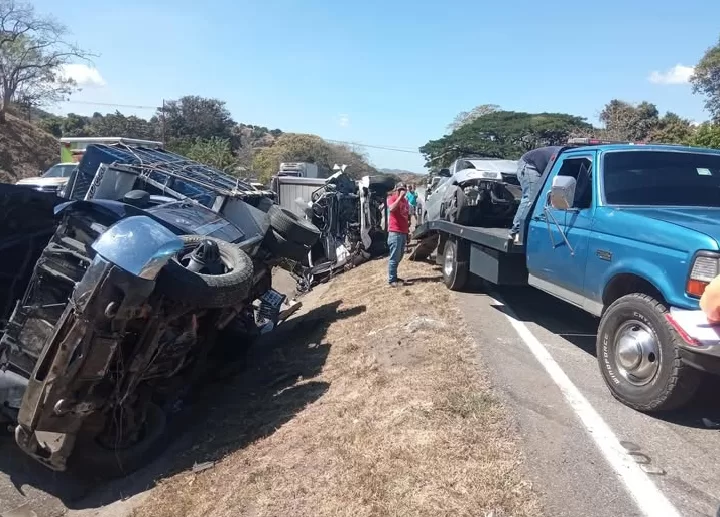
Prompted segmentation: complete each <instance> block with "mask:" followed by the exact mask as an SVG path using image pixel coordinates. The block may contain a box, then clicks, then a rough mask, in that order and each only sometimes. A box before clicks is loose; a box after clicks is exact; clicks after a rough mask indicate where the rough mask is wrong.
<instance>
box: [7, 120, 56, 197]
mask: <svg viewBox="0 0 720 517" xmlns="http://www.w3.org/2000/svg"><path fill="white" fill-rule="evenodd" d="M59 161H60V142H58V140H57V139H55V138H54V137H53V136H52V135H51V134H49V133H46V132H45V131H43V130H41V129H40V128H38V127H37V126H35V125H34V124H30V123H29V122H26V121H24V120H21V119H19V118H16V117H14V116H12V115H9V114H8V116H7V123H6V124H3V125H0V182H6V183H15V182H16V181H17V180H19V179H22V178H27V177H31V176H40V174H42V173H43V172H45V170H46V169H47V168H48V167H49V166H50V165H53V164H55V163H57V162H59Z"/></svg>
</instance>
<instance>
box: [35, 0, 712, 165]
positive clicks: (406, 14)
mask: <svg viewBox="0 0 720 517" xmlns="http://www.w3.org/2000/svg"><path fill="white" fill-rule="evenodd" d="M33 3H34V5H35V6H36V8H37V9H38V11H40V12H44V13H52V14H54V15H55V16H56V17H57V18H59V19H60V20H61V21H62V22H63V23H65V24H66V25H67V26H68V27H70V29H71V30H72V33H73V39H74V40H76V41H77V42H78V43H79V44H80V45H81V46H83V47H85V48H87V49H89V50H92V51H93V52H95V53H97V54H99V55H100V57H98V58H96V59H94V66H95V67H96V68H97V70H96V71H92V72H93V73H91V74H88V73H87V70H82V69H80V70H78V69H76V70H75V73H76V74H77V75H78V80H80V82H83V83H84V87H83V90H82V91H81V92H79V93H76V94H74V95H73V97H72V101H74V102H71V103H68V104H64V105H62V106H61V107H60V108H59V110H60V111H63V112H68V111H73V112H76V113H84V114H91V113H93V112H94V111H100V112H103V113H104V112H107V111H114V108H112V107H108V106H102V105H89V104H85V103H90V102H93V103H108V104H124V105H135V106H157V105H160V104H161V102H162V99H173V98H178V97H180V96H183V95H188V94H197V95H203V96H208V97H217V98H219V99H222V100H225V101H226V102H227V106H228V108H229V109H230V111H231V112H232V114H233V117H234V118H235V120H237V121H239V122H245V123H251V124H258V125H263V126H267V127H269V128H275V127H278V128H280V129H282V130H284V131H294V132H306V133H314V134H318V135H320V136H322V137H324V138H328V139H334V140H343V141H352V142H361V143H366V144H372V145H381V146H391V147H396V148H407V149H411V150H413V149H417V147H418V146H420V145H423V144H424V143H425V142H427V141H428V140H429V139H433V138H438V137H440V136H442V135H443V134H444V133H445V128H446V126H447V124H448V123H449V122H450V121H451V120H452V119H453V117H454V116H455V115H456V114H457V113H458V112H460V111H463V110H469V109H471V108H472V107H473V106H475V105H478V104H498V105H500V106H501V107H502V108H504V109H507V110H517V111H531V112H539V111H558V112H566V113H572V114H576V115H581V116H585V117H587V118H588V119H589V120H591V121H593V122H595V121H596V120H597V114H598V113H599V111H600V109H602V106H603V105H604V104H605V103H606V102H607V101H609V100H610V99H612V98H620V99H623V100H626V101H630V102H639V101H642V100H647V101H650V102H654V103H656V104H657V106H658V108H659V109H660V110H661V112H664V111H667V110H671V111H674V112H676V113H678V114H680V115H682V116H684V117H688V118H690V119H693V120H698V121H700V120H704V119H705V118H706V114H705V113H704V111H703V101H702V98H701V97H699V96H696V95H693V94H692V93H691V90H690V87H689V86H688V85H687V84H686V83H683V81H684V79H686V77H687V74H688V70H687V69H685V68H677V69H675V70H674V74H671V75H670V76H668V75H665V74H666V73H667V72H668V71H672V69H673V67H676V65H681V66H682V67H691V66H693V65H694V64H695V63H696V62H697V61H698V60H699V58H700V57H701V56H702V54H703V52H704V51H705V49H706V48H707V47H709V46H711V45H713V44H714V43H715V42H717V40H718V37H719V36H720V26H719V25H718V23H717V20H718V19H720V2H718V1H717V0H686V1H685V2H682V3H681V4H680V3H677V2H674V1H670V0H653V1H651V0H622V1H621V0H604V1H602V2H577V0H574V1H567V0H553V1H552V2H538V1H537V0H505V1H502V2H480V1H471V0H458V1H454V2H453V1H450V2H447V3H446V4H445V5H443V4H441V3H440V2H427V1H423V0H416V1H410V0H396V1H393V0H385V1H378V0H366V1H363V2H350V1H342V0H340V1H335V2H331V1H321V0H303V1H300V0H265V1H247V0H236V1H235V2H233V1H230V0H205V1H204V2H198V1H196V0H174V1H170V0H154V1H153V0H150V1H147V2H141V1H140V0H123V1H122V2H98V1H97V0H36V1H34V2H33ZM550 4H553V7H552V8H550V7H547V6H548V5H550ZM653 72H658V74H656V75H655V80H654V81H653V80H651V74H652V73H653ZM668 83H670V84H668ZM119 109H120V111H122V112H124V113H131V112H132V113H135V114H137V115H141V116H145V117H149V116H150V115H152V110H148V109H129V108H119ZM366 151H367V152H368V154H369V156H370V158H371V161H372V162H373V163H374V164H375V165H376V166H378V167H391V168H403V169H409V170H415V171H418V172H420V171H422V166H423V159H422V157H421V156H420V155H419V154H413V153H403V152H393V151H384V150H379V149H370V148H368V149H366Z"/></svg>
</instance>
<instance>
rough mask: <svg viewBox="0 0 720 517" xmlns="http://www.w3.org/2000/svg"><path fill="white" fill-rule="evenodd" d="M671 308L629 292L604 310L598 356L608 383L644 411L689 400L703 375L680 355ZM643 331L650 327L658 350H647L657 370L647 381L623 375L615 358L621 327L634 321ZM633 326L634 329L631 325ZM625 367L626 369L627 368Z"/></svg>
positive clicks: (624, 399)
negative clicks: (669, 310) (643, 382)
mask: <svg viewBox="0 0 720 517" xmlns="http://www.w3.org/2000/svg"><path fill="white" fill-rule="evenodd" d="M667 312H668V308H667V307H666V306H665V305H664V304H663V303H661V302H659V301H657V300H656V299H654V298H653V297H652V296H649V295H646V294H639V293H635V294H629V295H626V296H623V297H622V298H619V299H618V300H616V301H615V302H613V303H612V304H611V305H610V306H609V307H608V308H607V310H606V311H605V313H604V314H603V316H602V318H601V320H600V327H599V328H598V335H597V344H596V348H597V359H598V365H599V367H600V372H601V373H602V376H603V379H604V380H605V384H607V386H608V388H609V389H610V392H611V393H612V394H613V396H614V397H615V398H616V399H618V400H619V401H620V402H622V403H623V404H625V405H626V406H629V407H631V408H633V409H636V410H638V411H643V412H654V411H669V410H673V409H678V408H680V407H682V406H684V405H685V404H687V403H688V402H689V401H690V399H692V397H693V396H694V395H695V392H696V391H697V388H698V386H699V384H700V381H701V379H702V374H701V372H699V371H698V370H696V369H694V368H692V367H691V366H688V365H686V364H685V363H684V362H683V361H682V359H681V357H680V348H679V346H678V342H679V340H680V339H681V338H680V336H678V334H677V332H676V331H675V329H673V328H672V326H671V325H670V324H669V323H668V321H667V319H666V318H665V314H666V313H667ZM634 321H635V322H639V323H640V325H638V326H637V328H638V329H640V330H641V331H642V332H646V330H645V329H648V330H649V331H650V332H651V335H652V337H653V339H654V340H655V342H656V343H657V352H658V353H657V354H654V353H652V354H647V355H648V358H649V359H648V363H655V362H656V364H657V366H656V368H657V369H656V371H655V373H654V374H653V375H652V378H651V379H648V380H647V381H646V384H644V385H638V384H637V381H636V383H635V384H633V382H631V381H630V380H628V378H627V377H626V376H625V375H623V373H622V372H623V369H621V367H620V366H619V365H618V363H617V358H616V348H617V340H616V336H617V334H618V331H620V330H622V328H623V326H624V325H629V327H628V328H631V327H632V322H634ZM631 330H633V329H631ZM625 371H626V370H625Z"/></svg>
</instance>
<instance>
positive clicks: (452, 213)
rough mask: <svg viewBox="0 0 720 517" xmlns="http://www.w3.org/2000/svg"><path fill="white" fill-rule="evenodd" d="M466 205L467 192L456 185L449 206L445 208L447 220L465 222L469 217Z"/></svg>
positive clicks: (458, 222)
mask: <svg viewBox="0 0 720 517" xmlns="http://www.w3.org/2000/svg"><path fill="white" fill-rule="evenodd" d="M466 205H467V201H466V199H465V193H464V192H463V191H462V189H461V188H460V187H455V191H454V192H453V194H452V196H451V197H450V201H449V204H448V207H447V208H446V209H445V214H446V216H447V220H448V221H450V222H451V223H457V224H464V223H465V220H466V219H467V217H466V216H467V206H466Z"/></svg>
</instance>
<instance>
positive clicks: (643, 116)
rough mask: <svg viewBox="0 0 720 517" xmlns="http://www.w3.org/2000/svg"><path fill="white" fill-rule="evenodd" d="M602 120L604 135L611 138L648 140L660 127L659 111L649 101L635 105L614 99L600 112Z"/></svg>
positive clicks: (632, 140) (631, 140) (633, 140)
mask: <svg viewBox="0 0 720 517" xmlns="http://www.w3.org/2000/svg"><path fill="white" fill-rule="evenodd" d="M600 121H601V122H602V123H603V124H605V130H604V131H603V132H602V136H603V137H605V138H608V139H609V140H620V141H630V142H637V141H646V140H648V139H649V138H650V135H651V134H652V132H653V131H655V130H656V128H657V127H658V123H659V113H658V109H657V107H656V106H655V105H654V104H651V103H649V102H641V103H640V104H638V105H637V106H635V105H633V104H630V103H629V102H625V101H621V100H618V99H613V100H611V101H610V102H608V103H607V104H606V105H605V107H604V108H603V110H602V111H601V112H600Z"/></svg>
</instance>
